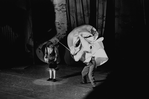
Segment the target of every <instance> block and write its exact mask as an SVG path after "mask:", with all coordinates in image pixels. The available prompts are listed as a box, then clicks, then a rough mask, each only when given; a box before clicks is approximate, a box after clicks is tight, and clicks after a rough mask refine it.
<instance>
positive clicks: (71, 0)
mask: <svg viewBox="0 0 149 99" xmlns="http://www.w3.org/2000/svg"><path fill="white" fill-rule="evenodd" d="M106 8H107V0H66V11H67V12H66V13H67V24H68V25H67V26H68V27H67V28H68V31H69V32H70V31H71V30H72V29H74V28H75V27H78V26H80V25H83V24H90V25H92V26H94V27H95V28H96V29H97V31H98V32H99V33H100V35H101V36H103V34H104V28H105V21H106V20H105V19H106Z"/></svg>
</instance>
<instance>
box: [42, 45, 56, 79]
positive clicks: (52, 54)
mask: <svg viewBox="0 0 149 99" xmlns="http://www.w3.org/2000/svg"><path fill="white" fill-rule="evenodd" d="M57 59H58V49H57V46H56V45H53V44H52V42H49V43H47V45H46V48H45V56H44V60H45V62H46V63H48V65H49V79H47V81H54V82H55V81H57V80H56V67H57Z"/></svg>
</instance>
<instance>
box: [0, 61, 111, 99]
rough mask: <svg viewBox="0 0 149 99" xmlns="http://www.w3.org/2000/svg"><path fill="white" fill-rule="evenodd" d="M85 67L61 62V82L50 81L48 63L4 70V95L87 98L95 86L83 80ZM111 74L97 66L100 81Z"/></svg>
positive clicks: (0, 81) (0, 89)
mask: <svg viewBox="0 0 149 99" xmlns="http://www.w3.org/2000/svg"><path fill="white" fill-rule="evenodd" d="M82 68H83V67H78V66H77V67H75V66H67V65H59V70H58V71H57V74H56V77H57V80H58V81H57V82H51V81H47V79H48V77H49V74H48V66H47V65H46V64H42V65H34V66H23V67H19V68H18V67H16V68H11V69H3V70H0V99H85V97H86V96H87V95H88V94H89V93H90V92H92V91H93V89H92V86H91V84H90V82H89V80H88V84H85V85H84V84H80V82H81V70H82ZM108 74H109V72H108V71H106V70H104V69H102V68H101V69H97V70H96V71H95V78H96V82H97V84H98V85H100V84H101V83H103V82H104V80H105V79H106V77H107V75H108Z"/></svg>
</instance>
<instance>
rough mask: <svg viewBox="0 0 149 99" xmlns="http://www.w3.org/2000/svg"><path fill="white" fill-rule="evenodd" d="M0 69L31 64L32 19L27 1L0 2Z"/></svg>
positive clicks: (10, 0)
mask: <svg viewBox="0 0 149 99" xmlns="http://www.w3.org/2000/svg"><path fill="white" fill-rule="evenodd" d="M0 12H1V15H0V40H1V41H0V43H1V50H0V51H1V63H2V64H3V65H1V68H3V67H4V68H9V67H16V66H22V65H27V64H31V63H32V62H33V57H32V56H33V55H32V53H33V39H32V38H33V35H32V21H31V19H32V17H31V8H30V2H29V0H1V1H0Z"/></svg>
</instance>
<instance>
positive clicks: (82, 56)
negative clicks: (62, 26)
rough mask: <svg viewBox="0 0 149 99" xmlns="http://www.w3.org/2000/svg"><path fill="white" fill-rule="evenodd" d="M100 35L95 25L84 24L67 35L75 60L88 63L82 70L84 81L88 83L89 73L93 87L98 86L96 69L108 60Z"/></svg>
mask: <svg viewBox="0 0 149 99" xmlns="http://www.w3.org/2000/svg"><path fill="white" fill-rule="evenodd" d="M98 35H99V33H98V32H97V31H96V29H95V28H94V27H92V26H90V25H83V26H80V27H77V28H75V29H74V30H73V31H72V32H70V33H69V35H68V37H67V44H68V46H69V49H70V53H71V54H72V55H73V57H74V60H75V61H79V60H81V61H82V62H84V63H86V65H87V66H85V67H84V69H83V70H82V83H83V84H84V83H87V78H86V77H87V75H88V77H89V80H90V82H91V84H92V86H93V88H95V87H96V84H95V80H94V69H95V68H97V66H101V65H102V64H104V63H105V62H107V60H108V56H107V54H106V52H105V50H104V45H103V42H102V41H103V40H104V38H103V37H100V38H98Z"/></svg>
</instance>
